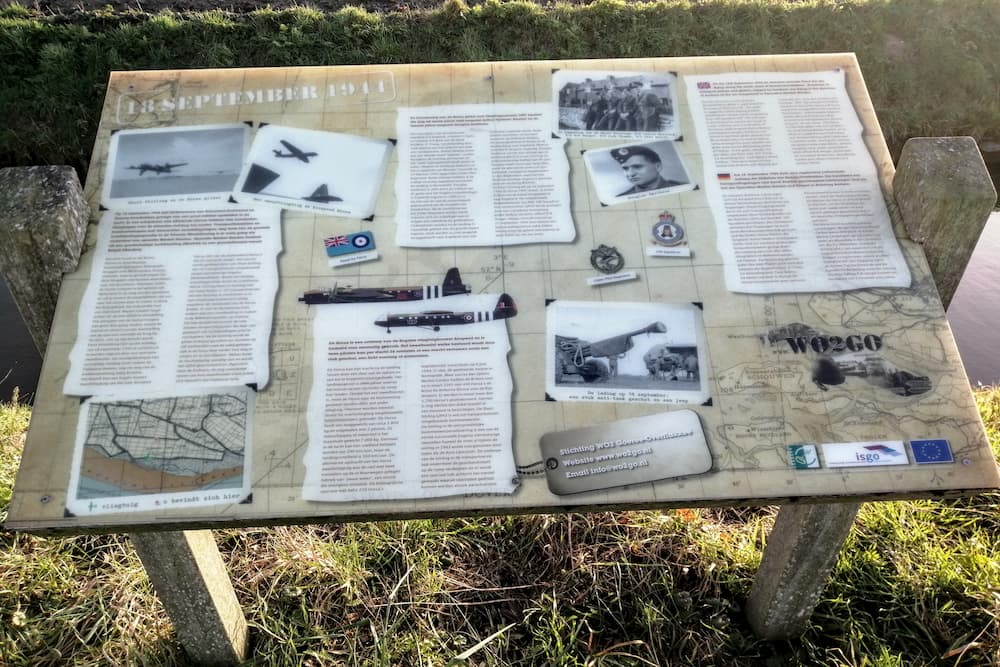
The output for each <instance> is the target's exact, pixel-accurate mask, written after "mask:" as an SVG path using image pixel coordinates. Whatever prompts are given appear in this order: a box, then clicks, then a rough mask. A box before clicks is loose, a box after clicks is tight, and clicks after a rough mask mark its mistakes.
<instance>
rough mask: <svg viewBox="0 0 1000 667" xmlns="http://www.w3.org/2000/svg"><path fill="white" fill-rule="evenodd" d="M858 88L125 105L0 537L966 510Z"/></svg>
mask: <svg viewBox="0 0 1000 667" xmlns="http://www.w3.org/2000/svg"><path fill="white" fill-rule="evenodd" d="M892 173H893V169H892V164H891V161H890V159H889V155H888V152H887V150H886V147H885V144H884V141H883V138H882V136H881V134H880V133H879V131H878V124H877V121H876V119H875V116H874V112H873V110H872V106H871V102H870V100H869V98H868V95H867V92H866V90H865V88H864V84H863V82H862V78H861V74H860V72H859V70H858V66H857V62H856V60H855V58H854V56H853V55H851V54H839V55H838V54H833V55H809V56H766V57H725V58H721V57H720V58H682V59H635V60H603V61H551V62H505V63H465V64H433V65H394V66H370V67H369V66H344V67H319V68H297V69H259V70H198V71H161V72H116V73H114V74H113V75H112V77H111V80H110V82H109V86H108V92H107V99H106V101H105V105H104V110H103V116H102V120H101V125H100V130H99V133H98V138H97V143H96V145H95V148H94V154H93V159H92V161H91V172H90V174H89V178H88V180H87V184H86V188H85V190H86V194H87V196H88V198H89V200H90V202H91V205H92V207H93V211H94V215H93V219H92V223H93V224H92V226H91V228H90V230H89V241H88V246H87V247H88V250H87V251H86V253H85V255H84V259H83V262H82V263H81V266H80V269H79V270H78V271H76V272H75V273H73V274H71V275H68V276H67V277H66V279H65V281H64V284H63V288H62V293H61V297H60V302H59V308H58V313H57V317H56V321H55V323H54V325H53V329H52V336H51V341H50V344H49V349H48V351H47V356H46V363H45V368H44V371H43V376H42V379H41V382H40V385H39V391H38V394H37V398H36V402H35V408H34V419H33V421H32V425H31V429H30V432H29V434H28V439H27V443H26V446H25V451H24V457H23V463H22V467H21V471H20V473H19V476H18V481H17V485H16V488H15V493H14V497H13V500H12V503H11V506H10V512H9V517H8V522H7V525H8V527H11V528H15V529H26V530H57V531H60V530H61V531H68V532H72V531H74V530H83V529H91V530H93V529H107V530H111V529H113V528H126V527H128V526H130V525H138V524H154V523H155V524H157V525H171V526H176V527H185V528H186V527H198V526H211V525H252V524H255V523H264V522H268V523H275V522H305V521H311V520H327V519H332V520H351V519H366V518H383V517H397V518H402V517H406V516H415V515H421V516H427V515H433V514H455V513H463V512H492V513H505V512H523V511H534V510H539V511H541V510H559V509H560V508H571V507H572V508H581V507H590V508H638V507H666V506H682V505H688V506H690V505H699V504H730V503H732V504H756V503H776V502H783V501H786V500H787V499H789V498H801V499H812V500H819V501H822V500H824V499H834V498H843V497H850V498H853V499H863V498H866V497H876V496H877V497H881V498H885V497H904V496H922V495H924V496H926V495H932V494H934V495H940V494H955V495H957V494H963V493H970V492H972V491H974V490H979V489H984V488H993V487H996V486H997V485H998V478H997V472H996V466H995V465H994V462H993V458H992V455H991V452H990V449H989V444H988V441H987V438H986V435H985V433H984V431H983V427H982V424H981V422H980V420H979V416H978V412H977V410H976V405H975V401H974V397H973V395H972V393H971V391H970V388H969V384H968V380H967V378H966V376H965V374H964V371H963V370H962V365H961V362H960V360H959V357H958V354H957V351H956V348H955V344H954V341H953V340H952V337H951V332H950V330H949V328H948V325H947V321H946V319H945V316H944V312H943V310H942V307H941V303H940V301H939V299H938V296H937V292H936V290H935V288H934V285H933V282H932V279H931V277H930V275H929V272H928V269H927V265H926V262H925V260H924V258H923V255H922V253H921V250H920V248H919V245H918V244H916V243H914V242H912V241H910V240H909V239H907V238H905V235H904V234H903V233H902V231H901V230H902V228H901V225H900V224H899V221H898V220H894V219H893V217H892V215H894V208H893V207H891V206H889V207H887V206H886V202H887V201H889V200H888V199H887V197H888V196H889V193H888V187H889V183H891V177H892Z"/></svg>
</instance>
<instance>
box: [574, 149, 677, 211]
mask: <svg viewBox="0 0 1000 667" xmlns="http://www.w3.org/2000/svg"><path fill="white" fill-rule="evenodd" d="M583 157H584V162H586V164H587V167H588V169H589V171H590V175H591V178H592V179H593V181H594V185H595V186H596V190H597V193H598V198H599V199H600V201H601V203H602V204H606V205H610V204H616V203H618V202H619V201H627V200H632V199H640V198H644V197H646V196H655V195H662V194H668V193H673V192H683V191H685V190H693V189H694V187H695V186H694V184H693V183H692V182H691V177H690V176H689V175H688V172H687V169H686V167H685V166H684V163H683V161H682V159H681V157H680V155H679V154H678V152H677V149H676V148H675V145H674V142H672V141H656V142H652V143H646V144H632V145H628V146H617V147H614V148H610V149H607V150H590V151H587V152H585V153H584V154H583Z"/></svg>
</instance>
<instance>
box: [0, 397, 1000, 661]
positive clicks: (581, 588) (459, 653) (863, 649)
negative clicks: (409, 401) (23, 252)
mask: <svg viewBox="0 0 1000 667" xmlns="http://www.w3.org/2000/svg"><path fill="white" fill-rule="evenodd" d="M977 400H978V402H979V406H980V411H981V413H982V415H983V418H984V421H985V422H986V424H987V430H988V431H989V433H990V438H991V441H992V442H993V444H994V447H995V448H996V447H998V446H1000V389H998V388H992V389H982V390H980V391H979V392H978V393H977ZM27 419H28V410H27V409H26V408H25V407H24V406H20V405H16V404H13V405H11V404H7V405H3V406H2V407H0V517H2V516H4V515H5V513H6V504H7V501H8V499H9V494H10V486H11V484H12V481H13V475H14V470H15V468H16V465H17V461H18V452H19V448H20V443H21V441H22V432H23V430H24V429H25V428H26V425H27ZM998 503H1000V494H996V493H993V494H987V495H981V496H978V497H975V498H969V499H964V500H959V501H948V502H940V501H911V502H889V503H869V504H866V505H864V506H863V508H862V510H861V512H860V514H859V516H858V520H857V522H856V524H855V527H854V529H853V531H852V533H851V535H850V537H849V538H848V542H847V545H846V547H845V548H844V549H843V551H842V553H841V556H840V560H839V562H838V563H837V565H836V568H835V571H834V575H833V578H832V580H831V582H830V584H829V585H828V586H827V588H826V589H825V591H824V594H823V597H822V599H821V600H820V602H819V604H818V606H817V608H816V612H815V614H814V615H813V617H812V622H811V626H810V627H809V629H808V630H807V632H806V633H805V634H804V635H803V636H802V637H801V638H798V639H796V640H793V641H788V642H777V643H773V644H772V643H767V642H763V641H760V640H758V639H756V638H755V637H754V636H753V634H752V632H751V631H750V629H749V627H748V625H747V623H746V621H745V619H744V616H743V611H742V606H743V604H744V603H745V601H746V598H747V595H748V593H749V590H750V586H751V583H752V577H753V573H754V572H755V570H756V568H757V566H758V564H759V562H760V557H761V552H762V545H763V543H764V541H765V539H766V535H767V533H768V531H769V530H770V526H771V524H772V521H773V516H774V508H763V509H691V510H677V511H671V512H626V513H601V514H588V515H579V514H570V515H565V516H528V517H495V518H482V519H452V520H441V521H407V522H384V523H362V524H351V525H335V526H311V527H295V528H273V529H257V530H226V531H217V532H216V538H217V541H218V542H219V545H220V550H221V552H222V554H223V557H224V559H225V560H226V562H227V564H228V567H229V570H230V572H231V574H232V577H233V580H234V584H235V586H236V592H237V595H238V597H239V598H240V601H241V603H242V605H243V608H244V610H245V613H246V616H247V619H248V621H249V623H250V625H251V651H252V656H253V657H252V659H251V661H250V664H254V665H406V666H408V665H430V666H434V667H444V666H446V665H469V666H473V665H475V666H480V667H483V666H487V665H504V666H506V665H562V666H567V667H569V666H579V667H584V666H587V667H604V666H606V667H611V666H618V665H621V666H626V665H628V666H642V665H699V666H703V667H704V666H708V665H720V666H723V665H725V666H729V665H748V666H749V665H755V666H756V665H765V666H768V667H770V666H774V667H776V666H778V665H829V666H831V667H832V666H834V665H836V666H852V667H896V666H902V665H907V666H910V665H949V666H959V665H968V666H972V665H989V664H1000V525H998V524H1000V514H998ZM0 664H3V665H5V666H6V665H57V664H73V665H104V664H142V665H184V664H187V662H186V658H185V656H184V653H183V651H182V650H181V649H180V647H179V646H178V645H177V643H176V641H175V639H174V637H173V635H172V630H171V627H170V624H169V622H168V621H167V620H166V619H165V617H164V614H163V611H162V608H160V607H159V603H158V602H157V601H156V599H155V597H154V596H153V593H152V591H151V589H150V587H149V584H148V582H147V581H146V579H145V576H144V573H143V571H142V568H141V565H140V564H139V561H138V558H137V557H136V555H135V553H134V552H133V551H132V549H131V546H130V545H129V543H128V540H127V539H126V538H124V537H121V536H105V537H92V536H88V537H79V538H72V539H43V538H39V537H34V536H30V535H22V534H12V533H0Z"/></svg>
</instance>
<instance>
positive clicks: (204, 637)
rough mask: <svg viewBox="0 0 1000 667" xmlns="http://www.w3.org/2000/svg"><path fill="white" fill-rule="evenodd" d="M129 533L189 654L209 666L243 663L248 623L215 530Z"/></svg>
mask: <svg viewBox="0 0 1000 667" xmlns="http://www.w3.org/2000/svg"><path fill="white" fill-rule="evenodd" d="M129 537H130V538H131V540H132V544H133V546H134V547H135V550H136V552H137V553H138V554H139V560H141V561H142V565H143V567H145V568H146V573H147V574H148V575H149V580H150V581H151V582H152V584H153V588H154V589H155V590H156V595H157V597H159V598H160V601H161V602H162V603H163V606H164V608H165V609H166V610H167V615H168V616H170V620H171V621H172V622H173V624H174V629H175V630H176V631H177V637H178V639H179V640H180V643H181V645H182V646H183V647H184V650H185V651H186V652H187V654H188V656H189V657H190V658H191V659H192V660H194V661H196V662H198V663H200V664H206V665H235V664H239V663H240V662H241V661H242V660H243V659H244V658H245V657H246V648H247V622H246V619H245V618H244V617H243V610H242V608H241V607H240V603H239V600H237V599H236V593H235V592H234V591H233V584H232V581H231V580H230V579H229V573H228V572H227V571H226V565H225V563H223V562H222V556H220V555H219V549H218V547H217V546H216V544H215V539H214V538H213V537H212V531H210V530H186V531H183V532H180V531H176V532H174V531H172V532H163V533H132V534H131V535H130V536H129Z"/></svg>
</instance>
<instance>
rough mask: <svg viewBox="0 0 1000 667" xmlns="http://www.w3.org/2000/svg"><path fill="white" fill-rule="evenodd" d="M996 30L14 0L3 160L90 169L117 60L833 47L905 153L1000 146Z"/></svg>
mask: <svg viewBox="0 0 1000 667" xmlns="http://www.w3.org/2000/svg"><path fill="white" fill-rule="evenodd" d="M26 4H27V5H30V3H26ZM87 4H88V5H90V4H92V3H87ZM81 6H82V5H81ZM223 6H224V3H223ZM997 35H1000V11H998V7H997V0H842V1H834V0H802V1H793V0H704V1H702V2H688V1H682V0H669V1H665V2H655V3H643V2H630V3H627V4H626V3H624V2H619V1H616V0H598V1H597V2H594V3H593V4H587V5H568V4H553V5H545V6H539V5H536V4H533V3H530V2H521V1H517V2H502V3H501V2H497V1H496V0H489V1H487V2H484V3H482V4H478V5H476V6H474V7H471V8H470V7H468V6H466V5H465V4H463V3H462V2H461V0H448V1H447V2H446V3H445V4H444V5H442V6H441V8H439V9H436V10H430V11H398V12H392V13H386V14H375V13H367V12H365V11H364V10H361V9H357V8H345V9H342V10H340V11H337V12H335V13H323V12H320V11H318V10H315V9H310V8H308V7H306V6H303V7H300V8H296V9H291V10H283V11H273V10H270V9H263V10H260V11H256V12H253V13H249V14H233V13H227V12H225V11H221V10H219V11H211V12H206V13H191V14H182V13H170V12H165V13H159V14H155V15H149V14H144V13H141V12H130V13H124V14H120V13H116V12H114V11H113V10H111V9H102V10H90V11H79V12H77V13H75V14H72V15H69V16H60V15H55V16H52V15H46V14H44V13H43V12H39V11H32V10H29V9H27V8H26V7H23V6H20V5H17V4H12V5H7V6H4V7H0V111H2V112H3V113H2V114H0V116H2V118H3V120H4V122H3V123H2V124H0V166H15V165H29V164H70V165H73V166H75V167H77V168H78V169H79V170H80V173H81V174H83V173H85V171H86V166H87V162H88V160H89V158H90V150H91V147H92V146H93V140H94V135H95V132H96V127H97V121H98V116H99V110H100V106H101V103H102V100H103V97H104V89H105V84H106V81H107V77H108V73H109V72H110V71H111V70H131V69H181V68H200V67H258V66H263V65H267V66H281V65H336V64H346V63H358V64H364V63H415V62H448V61H451V62H455V61H472V60H512V59H550V58H551V59H559V58H604V57H636V56H640V57H649V56H699V55H724V54H760V53H810V52H836V51H853V52H855V53H857V55H858V59H859V61H860V63H861V68H862V71H863V72H864V74H865V78H866V81H867V84H868V88H869V90H870V92H871V96H872V99H873V101H874V104H875V110H876V112H877V113H878V115H879V118H880V120H881V122H882V126H883V131H884V132H885V135H886V139H887V141H888V143H889V147H890V149H891V150H892V152H893V154H894V155H895V154H898V151H899V149H900V148H901V147H902V144H903V142H904V141H905V140H906V139H907V138H909V137H911V136H948V135H971V136H973V137H976V138H977V139H979V140H989V141H992V142H1000V39H997Z"/></svg>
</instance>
